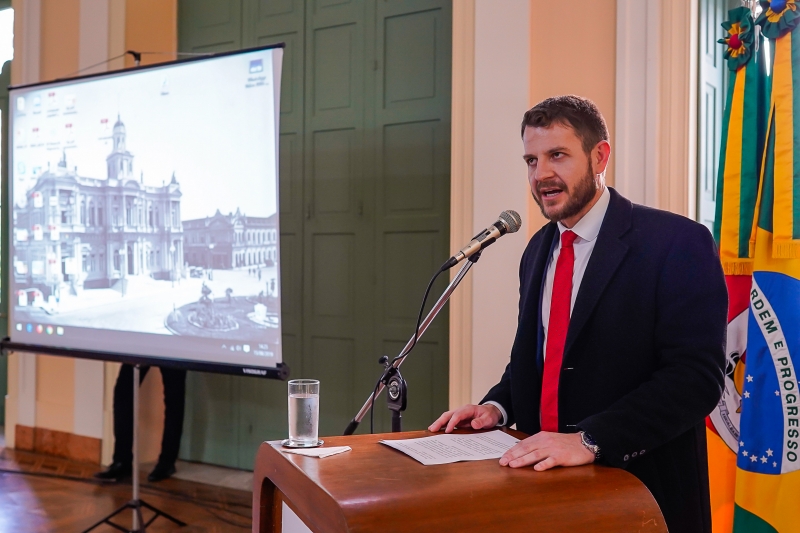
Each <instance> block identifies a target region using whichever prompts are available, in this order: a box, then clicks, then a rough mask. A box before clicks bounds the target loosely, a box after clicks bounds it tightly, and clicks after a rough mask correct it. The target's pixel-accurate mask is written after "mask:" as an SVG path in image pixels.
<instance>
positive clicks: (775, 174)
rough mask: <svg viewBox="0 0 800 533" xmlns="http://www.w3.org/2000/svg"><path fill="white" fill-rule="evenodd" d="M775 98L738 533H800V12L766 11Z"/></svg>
mask: <svg viewBox="0 0 800 533" xmlns="http://www.w3.org/2000/svg"><path fill="white" fill-rule="evenodd" d="M762 7H763V8H764V10H763V12H762V14H761V16H760V17H759V19H758V21H757V23H758V24H760V25H761V27H762V28H763V33H764V35H765V36H766V37H768V38H769V39H770V41H771V48H772V50H773V63H772V65H773V66H772V91H771V99H770V115H769V117H770V120H769V126H768V135H767V144H766V149H765V151H764V158H763V168H762V177H761V180H760V190H759V195H758V196H759V199H758V204H757V205H758V214H757V217H756V223H755V224H754V228H753V232H752V235H751V239H750V243H751V246H750V252H752V254H753V256H754V264H753V279H752V286H751V288H750V292H749V295H748V304H749V313H748V324H747V329H748V334H747V364H746V366H745V368H744V372H743V375H744V382H743V383H744V387H743V392H742V408H741V434H740V439H739V447H738V448H739V449H738V454H737V463H736V466H737V472H736V489H735V491H736V494H735V511H734V524H733V530H734V532H735V533H762V532H763V533H767V532H769V533H773V532H777V533H791V532H798V531H800V385H799V384H798V379H797V373H796V370H797V369H798V368H800V29H798V25H799V24H800V12H799V11H798V9H799V8H800V6H798V4H797V3H796V1H795V0H772V2H762Z"/></svg>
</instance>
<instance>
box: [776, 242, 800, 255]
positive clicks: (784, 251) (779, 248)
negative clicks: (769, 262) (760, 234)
mask: <svg viewBox="0 0 800 533" xmlns="http://www.w3.org/2000/svg"><path fill="white" fill-rule="evenodd" d="M772 257H774V258H775V259H800V241H796V240H790V239H775V240H773V241H772Z"/></svg>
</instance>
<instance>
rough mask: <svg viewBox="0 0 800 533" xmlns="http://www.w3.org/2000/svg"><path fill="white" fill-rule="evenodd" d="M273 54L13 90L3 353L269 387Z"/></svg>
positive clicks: (272, 353) (277, 321)
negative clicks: (175, 370)
mask: <svg viewBox="0 0 800 533" xmlns="http://www.w3.org/2000/svg"><path fill="white" fill-rule="evenodd" d="M282 56H283V47H282V45H278V46H274V47H268V48H259V49H251V50H244V51H241V52H235V53H228V54H219V55H214V56H208V57H202V58H193V59H190V60H185V61H176V62H171V63H163V64H160V65H154V66H147V67H140V68H134V69H129V70H125V71H118V72H112V73H107V74H100V75H92V76H86V77H82V78H75V79H69V80H62V81H56V82H52V83H45V84H37V85H30V86H25V87H18V88H12V90H11V93H10V100H11V122H10V128H9V129H10V133H11V135H10V139H9V142H10V150H9V153H10V155H11V159H10V164H9V170H10V179H9V183H10V187H11V191H10V196H9V197H10V199H11V203H12V206H11V209H10V210H8V211H9V212H10V213H9V216H10V224H9V226H10V229H9V230H10V231H11V236H10V237H11V238H10V242H11V250H10V256H11V272H10V273H8V275H7V279H8V277H10V280H8V281H9V282H10V291H9V294H10V296H11V298H10V299H11V301H10V302H9V310H10V321H9V324H10V325H9V330H10V341H7V342H10V344H11V345H12V346H13V345H15V344H24V345H33V346H41V347H49V348H51V349H55V351H56V353H58V350H60V349H63V350H64V354H65V355H71V354H72V355H77V356H85V354H84V355H81V353H82V352H88V353H90V356H95V357H99V358H107V359H110V360H123V361H128V362H131V361H133V360H136V361H138V360H141V362H142V363H143V364H159V361H160V362H161V363H163V364H171V365H177V366H185V367H187V368H197V369H203V370H211V371H220V372H228V373H244V374H250V375H257V376H258V375H261V376H271V377H274V376H275V372H274V371H275V369H276V368H277V367H282V365H281V314H280V310H281V298H280V287H281V284H280V268H279V265H280V259H279V258H280V249H279V235H280V226H279V223H278V150H277V146H278V122H279V110H280V104H279V97H280V73H281V61H282ZM52 351H53V350H49V352H50V353H52ZM104 354H105V355H107V357H105V356H104ZM284 368H285V367H284ZM281 377H285V376H281Z"/></svg>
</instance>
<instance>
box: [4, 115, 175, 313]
mask: <svg viewBox="0 0 800 533" xmlns="http://www.w3.org/2000/svg"><path fill="white" fill-rule="evenodd" d="M111 140H112V142H113V145H112V147H111V152H110V153H109V154H108V156H107V157H106V165H107V173H108V175H107V176H106V178H101V177H97V178H94V177H88V176H82V175H80V174H78V168H77V167H75V166H71V165H70V164H69V161H68V156H67V151H66V150H65V151H63V153H62V157H61V159H60V160H59V162H58V164H57V165H56V167H55V169H54V170H50V167H49V165H48V167H47V170H46V171H44V172H42V174H40V175H39V176H38V177H37V180H36V184H35V185H34V186H33V187H32V188H31V189H30V190H28V191H27V193H26V199H25V203H24V204H23V205H20V206H18V208H17V209H16V211H15V217H16V227H17V228H19V229H17V230H16V232H15V234H14V244H15V247H14V259H13V262H12V264H13V265H14V266H15V268H14V279H15V283H16V284H18V285H20V286H21V287H24V289H25V290H23V292H25V291H26V290H34V289H36V290H37V291H38V292H39V293H41V295H42V296H43V297H44V298H45V299H48V298H49V297H50V296H54V300H55V301H56V302H59V301H61V300H62V299H63V298H66V297H68V296H79V294H80V291H81V290H83V289H107V288H116V289H118V290H120V292H121V293H122V294H123V295H124V294H126V293H127V292H128V290H127V285H128V283H129V282H134V283H136V282H140V281H141V280H142V279H144V278H149V279H152V280H175V279H178V278H179V277H180V276H182V275H183V272H184V255H183V227H182V224H181V220H180V219H181V216H180V212H181V205H180V204H181V196H182V193H181V187H180V183H179V182H178V180H177V178H176V177H175V174H174V172H173V174H172V179H170V180H169V181H167V180H166V179H161V180H160V181H161V185H148V184H146V183H145V179H144V173H142V172H139V175H138V176H135V175H134V171H133V154H132V153H130V152H129V151H128V150H127V147H126V145H125V141H126V131H125V124H124V123H123V122H122V120H121V119H120V117H119V116H118V117H117V122H116V123H115V124H114V129H113V131H112V137H111ZM167 176H169V174H166V173H164V174H162V175H161V177H162V178H166V177H167ZM134 278H136V280H139V281H136V280H135V279H134ZM28 299H29V298H27V295H25V296H24V297H22V298H21V300H20V301H27V300H28ZM20 305H21V304H20ZM26 305H27V304H26Z"/></svg>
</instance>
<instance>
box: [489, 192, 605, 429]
mask: <svg viewBox="0 0 800 533" xmlns="http://www.w3.org/2000/svg"><path fill="white" fill-rule="evenodd" d="M610 200H611V193H609V192H608V188H607V187H604V188H603V194H601V195H600V198H598V200H597V203H595V204H594V205H593V206H592V208H591V209H590V210H589V212H588V213H586V214H585V215H584V216H583V218H581V219H580V220H579V221H578V222H577V224H575V226H574V227H572V228H568V227H566V226H564V225H563V224H562V223H561V222H558V231H559V236H560V235H561V234H562V233H564V232H565V231H567V230H571V231H572V232H573V233H575V234H576V235H577V236H578V238H577V239H575V242H574V243H573V244H572V247H573V249H574V251H575V264H574V267H573V270H572V301H571V302H570V306H569V313H570V316H572V310H573V308H574V307H575V299H576V298H577V296H578V291H579V290H580V288H581V281H583V275H584V273H586V265H588V264H589V258H590V257H591V256H592V250H594V245H595V243H596V242H597V236H598V235H599V234H600V226H602V225H603V219H604V218H605V216H606V211H607V210H608V203H609V201H610ZM560 254H561V239H560V238H559V239H558V243H556V246H555V248H554V249H553V254H552V255H551V256H550V261H549V262H548V264H547V273H546V274H545V279H544V293H543V294H542V326H543V328H544V344H543V347H544V348H545V349H543V352H544V353H547V350H546V347H547V328H548V326H549V324H550V300H552V298H553V279H554V278H555V276H556V262H557V261H558V256H559V255H560ZM486 403H487V404H492V405H494V406H495V407H497V408H498V409H499V410H500V413H501V415H502V418H501V420H500V424H499V425H504V424H505V421H506V420H507V419H508V416H507V414H506V410H505V408H504V407H503V406H502V405H500V404H499V403H497V402H486Z"/></svg>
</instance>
